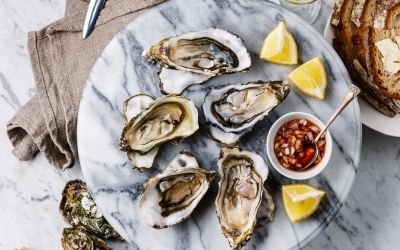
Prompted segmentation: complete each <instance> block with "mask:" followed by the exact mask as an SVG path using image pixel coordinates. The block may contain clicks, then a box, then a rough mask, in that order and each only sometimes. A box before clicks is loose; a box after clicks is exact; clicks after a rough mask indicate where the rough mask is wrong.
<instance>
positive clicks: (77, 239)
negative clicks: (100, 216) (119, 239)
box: [61, 228, 111, 250]
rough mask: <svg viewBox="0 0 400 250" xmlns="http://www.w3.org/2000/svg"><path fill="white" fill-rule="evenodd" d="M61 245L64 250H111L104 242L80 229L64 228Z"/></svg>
mask: <svg viewBox="0 0 400 250" xmlns="http://www.w3.org/2000/svg"><path fill="white" fill-rule="evenodd" d="M61 245H62V247H63V249H64V250H111V247H109V246H108V245H107V244H106V243H105V242H104V241H103V240H101V239H99V238H97V237H96V236H95V235H91V234H88V233H86V232H84V231H82V230H80V229H78V228H64V230H63V233H62V238H61Z"/></svg>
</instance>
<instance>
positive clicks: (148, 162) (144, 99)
mask: <svg viewBox="0 0 400 250" xmlns="http://www.w3.org/2000/svg"><path fill="white" fill-rule="evenodd" d="M153 101H154V99H153V97H151V96H148V95H145V94H138V95H134V96H132V97H130V98H129V99H128V100H126V101H125V102H124V116H125V125H127V124H128V123H129V122H130V120H131V119H135V118H136V116H138V115H139V114H140V113H141V112H143V111H144V110H145V109H147V108H148V107H149V105H150V104H151V103H152V102H153ZM157 153H158V147H154V148H153V149H152V150H150V151H149V152H147V153H145V154H143V153H139V152H137V151H133V150H128V152H127V155H128V159H129V160H130V161H131V163H132V164H133V166H134V167H135V168H136V169H138V170H139V171H140V172H142V171H144V170H146V169H149V168H151V166H153V162H154V159H155V158H156V156H157Z"/></svg>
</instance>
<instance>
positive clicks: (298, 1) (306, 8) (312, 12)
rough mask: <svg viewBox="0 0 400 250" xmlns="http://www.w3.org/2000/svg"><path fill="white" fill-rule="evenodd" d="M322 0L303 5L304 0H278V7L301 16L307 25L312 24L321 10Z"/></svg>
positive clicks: (313, 0)
mask: <svg viewBox="0 0 400 250" xmlns="http://www.w3.org/2000/svg"><path fill="white" fill-rule="evenodd" d="M321 1H322V0H311V1H308V3H303V2H304V0H279V3H280V5H282V6H283V7H285V8H286V9H288V10H291V11H293V12H294V13H296V14H297V15H299V16H301V17H302V18H303V19H304V20H306V21H307V22H308V23H313V22H314V21H315V20H316V19H317V17H318V15H319V12H320V10H321V4H322V3H321Z"/></svg>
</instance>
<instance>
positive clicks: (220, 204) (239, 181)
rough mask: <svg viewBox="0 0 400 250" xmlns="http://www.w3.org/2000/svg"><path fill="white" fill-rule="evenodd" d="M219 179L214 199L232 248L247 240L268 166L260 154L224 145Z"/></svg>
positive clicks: (253, 222) (252, 228) (219, 164)
mask: <svg viewBox="0 0 400 250" xmlns="http://www.w3.org/2000/svg"><path fill="white" fill-rule="evenodd" d="M218 171H219V174H220V176H221V179H220V181H219V183H218V188H219V190H218V195H217V198H216V201H215V205H216V208H217V215H218V219H219V222H220V224H221V228H222V232H223V233H224V235H225V237H226V238H227V239H228V241H229V244H230V245H231V247H232V248H233V249H240V248H241V247H242V246H244V245H245V244H246V242H247V241H248V240H249V239H250V236H251V234H252V232H253V230H254V228H255V226H256V221H257V213H258V209H259V207H260V204H261V201H262V199H263V192H264V182H265V180H266V179H267V176H268V167H267V166H266V164H265V162H264V160H263V159H262V158H261V156H259V155H257V154H255V153H252V152H248V151H240V150H239V149H238V148H229V147H225V148H223V149H222V150H221V155H220V160H219V161H218Z"/></svg>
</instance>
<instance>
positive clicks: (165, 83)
mask: <svg viewBox="0 0 400 250" xmlns="http://www.w3.org/2000/svg"><path fill="white" fill-rule="evenodd" d="M143 56H144V57H146V58H147V59H148V60H149V61H150V62H159V63H161V65H162V67H163V68H162V70H161V72H160V74H159V78H160V82H161V90H162V91H163V92H164V93H170V94H180V93H182V91H183V90H184V89H186V88H187V87H188V86H190V85H192V84H197V83H202V82H204V81H207V80H208V79H210V78H211V77H213V76H216V75H221V74H225V73H233V72H239V71H248V70H249V68H250V66H251V59H250V55H249V53H248V52H247V49H246V47H245V46H244V42H243V40H242V39H241V38H239V37H238V36H236V35H234V34H232V33H230V32H228V31H225V30H222V29H219V28H210V29H206V30H202V31H195V32H189V33H185V34H182V35H178V36H173V37H168V38H165V39H163V40H161V41H160V42H159V43H157V44H155V45H153V46H151V47H150V48H148V49H146V50H145V51H143Z"/></svg>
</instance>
